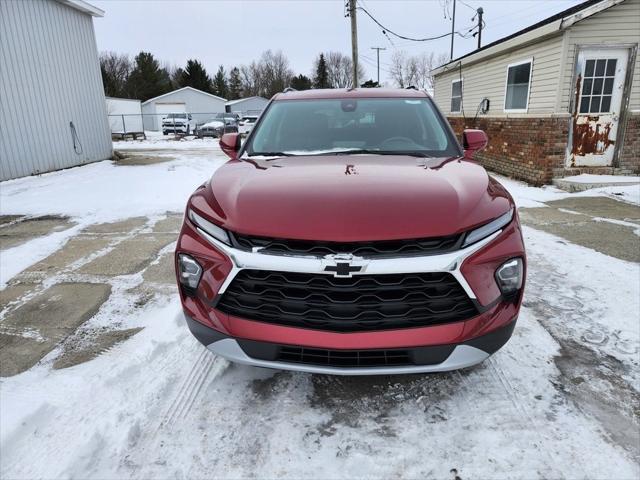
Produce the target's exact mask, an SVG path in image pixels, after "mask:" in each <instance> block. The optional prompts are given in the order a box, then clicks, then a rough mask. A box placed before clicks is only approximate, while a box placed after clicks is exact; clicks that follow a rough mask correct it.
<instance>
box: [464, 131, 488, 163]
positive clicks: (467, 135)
mask: <svg viewBox="0 0 640 480" xmlns="http://www.w3.org/2000/svg"><path fill="white" fill-rule="evenodd" d="M488 143H489V137H487V134H486V133H484V131H482V130H471V129H467V130H465V131H464V132H462V148H464V158H468V159H470V160H471V159H473V156H474V155H475V154H476V152H479V151H480V150H484V149H485V147H486V146H487V144H488Z"/></svg>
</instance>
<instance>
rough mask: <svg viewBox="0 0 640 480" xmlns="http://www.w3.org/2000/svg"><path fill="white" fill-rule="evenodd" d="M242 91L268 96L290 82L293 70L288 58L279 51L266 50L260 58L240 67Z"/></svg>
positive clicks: (248, 94) (247, 93)
mask: <svg viewBox="0 0 640 480" xmlns="http://www.w3.org/2000/svg"><path fill="white" fill-rule="evenodd" d="M240 78H241V81H242V91H243V94H244V95H245V96H251V95H260V96H263V97H267V98H270V97H272V96H273V95H274V94H276V93H278V92H281V91H282V90H284V89H285V88H286V87H287V86H289V83H290V82H291V79H292V78H293V71H292V70H291V68H290V67H289V60H288V59H287V57H285V55H284V54H283V53H282V52H281V51H277V52H273V51H271V50H267V51H265V52H263V53H262V55H261V56H260V60H258V61H257V62H256V61H253V62H251V63H250V64H249V65H242V66H241V67H240Z"/></svg>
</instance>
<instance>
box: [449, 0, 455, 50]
mask: <svg viewBox="0 0 640 480" xmlns="http://www.w3.org/2000/svg"><path fill="white" fill-rule="evenodd" d="M455 30H456V0H453V17H451V58H450V60H453V37H454V36H455Z"/></svg>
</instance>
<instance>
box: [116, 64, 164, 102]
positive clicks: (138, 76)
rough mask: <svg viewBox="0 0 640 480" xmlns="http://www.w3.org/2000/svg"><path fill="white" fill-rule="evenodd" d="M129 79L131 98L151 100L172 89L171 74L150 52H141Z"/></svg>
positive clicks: (128, 89)
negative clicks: (161, 66)
mask: <svg viewBox="0 0 640 480" xmlns="http://www.w3.org/2000/svg"><path fill="white" fill-rule="evenodd" d="M134 64H135V65H134V67H133V70H132V71H131V74H130V75H129V77H128V78H127V84H126V90H127V94H128V95H129V98H137V99H139V100H142V101H143V102H144V101H145V100H149V99H150V98H153V97H157V96H158V95H162V94H163V93H167V92H168V91H170V89H171V84H170V81H169V74H168V73H167V71H166V70H165V69H163V68H160V64H159V63H158V61H157V60H156V59H155V58H154V56H153V55H152V54H151V53H149V52H140V53H139V54H138V55H136V58H135V60H134Z"/></svg>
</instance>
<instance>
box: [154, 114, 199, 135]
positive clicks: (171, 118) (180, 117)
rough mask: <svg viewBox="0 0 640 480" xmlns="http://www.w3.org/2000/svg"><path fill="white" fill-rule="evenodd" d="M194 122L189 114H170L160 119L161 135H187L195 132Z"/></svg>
mask: <svg viewBox="0 0 640 480" xmlns="http://www.w3.org/2000/svg"><path fill="white" fill-rule="evenodd" d="M195 127H196V122H195V120H193V118H192V117H191V114H190V113H170V114H168V115H167V116H166V117H164V118H163V119H162V134H163V135H166V134H168V133H182V134H184V135H189V134H190V133H191V132H192V131H194V130H195Z"/></svg>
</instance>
